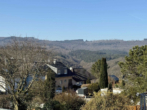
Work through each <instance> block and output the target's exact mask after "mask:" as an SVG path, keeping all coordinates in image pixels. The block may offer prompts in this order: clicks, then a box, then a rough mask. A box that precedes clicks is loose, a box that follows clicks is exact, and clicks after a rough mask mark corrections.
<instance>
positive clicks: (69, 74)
mask: <svg viewBox="0 0 147 110" xmlns="http://www.w3.org/2000/svg"><path fill="white" fill-rule="evenodd" d="M73 75H74V73H73V72H72V71H70V70H69V69H68V68H67V74H56V75H55V77H68V76H73Z"/></svg>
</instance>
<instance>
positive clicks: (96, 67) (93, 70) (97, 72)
mask: <svg viewBox="0 0 147 110" xmlns="http://www.w3.org/2000/svg"><path fill="white" fill-rule="evenodd" d="M101 62H102V61H101V60H98V61H96V62H95V63H94V64H93V65H92V67H91V73H92V74H93V75H94V76H95V77H96V78H98V79H99V77H100V68H101ZM108 68H109V66H108V64H107V69H108Z"/></svg>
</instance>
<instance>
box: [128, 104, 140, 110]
mask: <svg viewBox="0 0 147 110" xmlns="http://www.w3.org/2000/svg"><path fill="white" fill-rule="evenodd" d="M128 110H140V105H136V106H129V107H128Z"/></svg>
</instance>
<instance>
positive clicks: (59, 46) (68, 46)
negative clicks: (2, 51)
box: [0, 36, 147, 53]
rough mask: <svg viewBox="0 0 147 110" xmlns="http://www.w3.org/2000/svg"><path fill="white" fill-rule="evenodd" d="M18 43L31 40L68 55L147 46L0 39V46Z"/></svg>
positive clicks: (127, 49)
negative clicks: (69, 53) (85, 51)
mask: <svg viewBox="0 0 147 110" xmlns="http://www.w3.org/2000/svg"><path fill="white" fill-rule="evenodd" d="M15 38H16V39H17V40H20V41H23V40H26V39H27V40H31V41H35V42H37V43H40V44H46V46H48V47H49V48H52V49H54V50H55V51H56V52H58V51H59V52H62V51H63V53H68V52H70V51H73V50H90V51H98V50H120V51H126V52H128V51H129V49H131V48H132V47H133V46H136V45H138V46H142V45H147V40H146V39H144V40H142V41H141V40H136V41H123V40H96V41H84V40H83V39H77V40H76V39H75V40H64V41H49V40H39V39H37V38H34V37H15V36H10V37H0V45H4V44H7V43H10V42H11V40H12V39H15Z"/></svg>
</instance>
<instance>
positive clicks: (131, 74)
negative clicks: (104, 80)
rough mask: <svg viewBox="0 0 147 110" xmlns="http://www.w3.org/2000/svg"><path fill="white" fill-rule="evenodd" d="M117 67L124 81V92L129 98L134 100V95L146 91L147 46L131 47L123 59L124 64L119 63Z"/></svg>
mask: <svg viewBox="0 0 147 110" xmlns="http://www.w3.org/2000/svg"><path fill="white" fill-rule="evenodd" d="M119 66H120V68H121V72H122V73H123V77H124V80H125V89H126V92H127V94H128V96H129V98H131V99H134V100H136V98H137V97H136V93H142V92H145V91H146V89H147V87H146V85H147V68H146V66H147V45H145V46H141V47H139V46H135V47H133V48H132V49H131V50H130V51H129V55H128V56H126V57H125V62H119ZM129 91H130V92H129ZM133 94H134V95H133ZM135 97H136V98H135Z"/></svg>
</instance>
